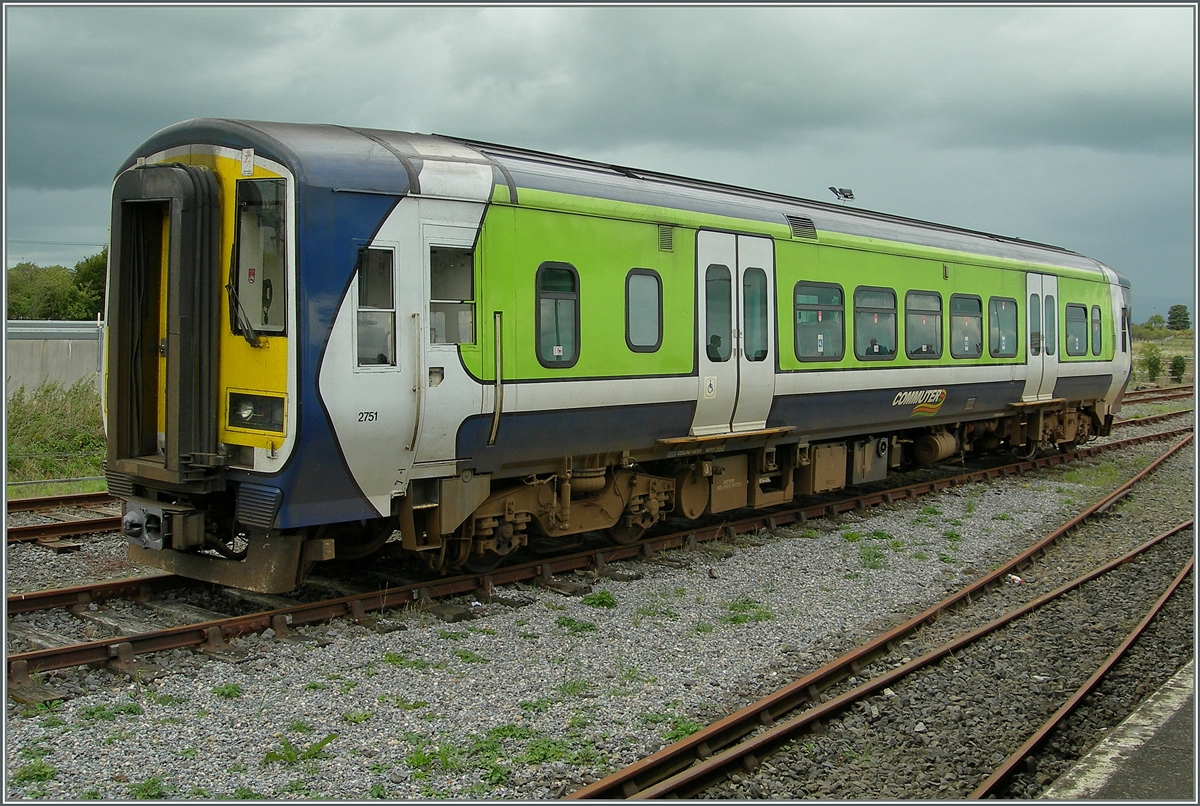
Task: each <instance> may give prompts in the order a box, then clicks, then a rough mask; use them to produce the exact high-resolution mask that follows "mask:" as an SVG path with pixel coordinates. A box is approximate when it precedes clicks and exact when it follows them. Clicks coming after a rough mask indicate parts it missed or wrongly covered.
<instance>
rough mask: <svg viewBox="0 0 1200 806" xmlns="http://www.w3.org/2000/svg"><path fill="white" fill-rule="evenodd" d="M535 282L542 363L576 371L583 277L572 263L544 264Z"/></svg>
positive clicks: (539, 357)
mask: <svg viewBox="0 0 1200 806" xmlns="http://www.w3.org/2000/svg"><path fill="white" fill-rule="evenodd" d="M535 282H536V285H537V332H538V343H537V357H538V361H540V362H541V364H542V366H544V367H552V368H562V367H573V366H575V362H576V361H577V360H579V275H578V274H577V273H576V271H575V267H574V266H572V265H570V264H568V263H543V264H542V265H541V266H539V267H538V271H537V279H536V281H535Z"/></svg>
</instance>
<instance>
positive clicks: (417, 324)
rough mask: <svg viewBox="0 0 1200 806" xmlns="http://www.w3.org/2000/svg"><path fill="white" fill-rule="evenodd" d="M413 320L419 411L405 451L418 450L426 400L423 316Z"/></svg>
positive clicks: (415, 377) (415, 383) (415, 416)
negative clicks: (422, 386)
mask: <svg viewBox="0 0 1200 806" xmlns="http://www.w3.org/2000/svg"><path fill="white" fill-rule="evenodd" d="M412 319H413V344H414V346H415V348H416V361H415V363H414V364H413V387H412V388H413V392H414V393H415V394H416V396H417V409H416V413H415V414H414V415H413V432H412V439H410V440H409V441H408V447H407V448H406V449H405V450H410V451H413V450H416V448H417V435H418V434H419V433H421V402H422V401H423V400H424V399H425V395H424V391H423V390H422V388H421V381H422V380H423V379H424V377H425V373H424V372H422V371H421V363H422V362H421V354H422V352H423V351H422V350H421V314H419V313H414V314H413V315H412Z"/></svg>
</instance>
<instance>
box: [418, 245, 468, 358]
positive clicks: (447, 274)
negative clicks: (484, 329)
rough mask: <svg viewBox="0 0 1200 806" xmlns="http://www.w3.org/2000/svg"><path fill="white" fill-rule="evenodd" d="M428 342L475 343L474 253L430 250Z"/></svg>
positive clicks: (448, 248) (455, 250)
mask: <svg viewBox="0 0 1200 806" xmlns="http://www.w3.org/2000/svg"><path fill="white" fill-rule="evenodd" d="M429 297H430V299H429V343H430V344H473V343H474V342H475V253H474V252H472V251H471V250H470V249H454V248H452V247H448V246H434V247H430V249H429Z"/></svg>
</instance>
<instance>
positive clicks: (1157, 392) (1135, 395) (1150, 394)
mask: <svg viewBox="0 0 1200 806" xmlns="http://www.w3.org/2000/svg"><path fill="white" fill-rule="evenodd" d="M1193 394H1194V392H1193V387H1192V384H1188V385H1187V386H1173V387H1170V388H1167V389H1143V390H1142V391H1140V392H1128V393H1126V395H1125V397H1123V398H1122V399H1121V402H1122V403H1158V402H1161V401H1163V400H1178V399H1179V398H1184V397H1192V395H1193Z"/></svg>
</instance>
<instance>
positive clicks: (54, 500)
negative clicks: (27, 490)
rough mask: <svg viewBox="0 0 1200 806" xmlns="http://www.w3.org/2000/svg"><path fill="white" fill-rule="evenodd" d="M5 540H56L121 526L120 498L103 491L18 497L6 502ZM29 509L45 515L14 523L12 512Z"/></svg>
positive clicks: (22, 511)
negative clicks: (33, 520)
mask: <svg viewBox="0 0 1200 806" xmlns="http://www.w3.org/2000/svg"><path fill="white" fill-rule="evenodd" d="M6 509H7V512H8V518H9V523H7V524H6V526H7V528H6V530H5V531H6V537H5V539H6V542H7V543H24V542H31V541H41V542H43V543H50V544H51V545H56V544H58V543H59V542H60V541H59V538H63V537H69V536H73V535H84V534H91V533H93V532H111V531H113V530H115V529H119V528H121V508H120V502H119V501H117V500H116V499H114V498H113V497H112V496H110V495H109V494H108V493H106V492H100V493H76V494H70V495H54V496H47V497H44V498H19V499H16V500H10V501H8V502H7V506H6ZM17 513H31V514H36V515H38V516H41V517H42V518H44V519H46V520H44V521H43V522H41V523H30V524H21V525H13V524H12V523H11V520H12V516H13V515H15V514H17Z"/></svg>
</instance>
